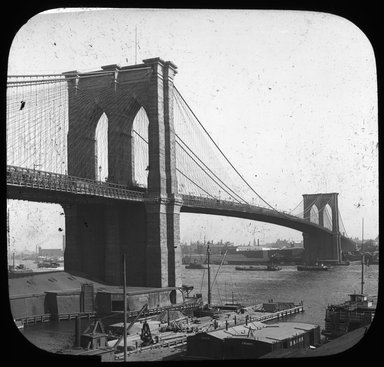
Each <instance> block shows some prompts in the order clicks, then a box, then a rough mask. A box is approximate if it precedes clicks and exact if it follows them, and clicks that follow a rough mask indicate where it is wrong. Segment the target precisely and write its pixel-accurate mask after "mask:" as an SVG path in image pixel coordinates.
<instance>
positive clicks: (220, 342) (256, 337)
mask: <svg viewBox="0 0 384 367" xmlns="http://www.w3.org/2000/svg"><path fill="white" fill-rule="evenodd" d="M319 344H320V326H318V325H312V324H306V323H298V322H281V323H277V324H270V325H266V324H263V323H261V322H252V323H248V324H247V325H246V324H243V325H238V326H234V327H231V328H228V329H227V330H226V329H221V330H216V331H212V332H208V333H199V334H196V335H193V336H190V337H188V339H187V357H188V358H194V359H195V358H196V359H219V360H220V359H250V358H259V357H261V356H263V355H265V354H268V353H270V352H273V351H276V350H280V349H292V348H307V347H309V346H317V345H319Z"/></svg>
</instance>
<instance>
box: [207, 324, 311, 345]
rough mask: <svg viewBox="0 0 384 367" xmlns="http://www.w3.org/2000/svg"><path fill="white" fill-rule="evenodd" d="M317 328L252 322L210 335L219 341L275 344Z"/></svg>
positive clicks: (213, 332)
mask: <svg viewBox="0 0 384 367" xmlns="http://www.w3.org/2000/svg"><path fill="white" fill-rule="evenodd" d="M317 327H318V325H314V324H306V323H302V322H280V323H276V324H268V325H267V324H263V323H261V322H250V323H248V325H245V324H242V325H237V326H233V327H230V328H228V330H225V329H224V330H216V331H212V332H210V333H208V334H209V335H210V336H212V337H215V338H219V339H225V338H236V337H243V338H244V337H245V338H250V339H257V340H262V341H264V342H266V343H274V342H276V341H281V340H285V339H289V338H292V337H293V336H295V335H302V334H305V333H306V332H308V331H310V330H312V329H315V328H317Z"/></svg>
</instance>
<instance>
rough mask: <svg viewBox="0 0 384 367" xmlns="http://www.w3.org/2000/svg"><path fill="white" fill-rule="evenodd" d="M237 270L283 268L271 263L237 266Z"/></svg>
mask: <svg viewBox="0 0 384 367" xmlns="http://www.w3.org/2000/svg"><path fill="white" fill-rule="evenodd" d="M235 269H236V270H245V271H278V270H281V267H280V266H277V265H273V264H269V265H267V266H253V265H250V266H236V267H235Z"/></svg>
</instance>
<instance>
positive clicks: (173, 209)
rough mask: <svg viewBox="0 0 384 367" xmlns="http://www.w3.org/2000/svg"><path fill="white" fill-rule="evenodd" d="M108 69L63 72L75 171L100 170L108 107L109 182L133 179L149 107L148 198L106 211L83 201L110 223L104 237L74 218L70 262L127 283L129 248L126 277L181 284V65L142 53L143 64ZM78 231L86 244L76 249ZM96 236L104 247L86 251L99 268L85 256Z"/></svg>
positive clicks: (92, 214)
mask: <svg viewBox="0 0 384 367" xmlns="http://www.w3.org/2000/svg"><path fill="white" fill-rule="evenodd" d="M102 69H103V71H104V73H101V74H100V75H97V74H94V73H92V72H91V73H84V74H81V76H89V78H79V75H80V74H79V73H78V72H77V71H71V72H67V73H64V75H65V76H66V77H67V81H68V91H69V130H68V174H70V175H73V176H77V177H86V178H91V179H95V177H97V172H96V171H97V162H96V160H97V159H96V155H95V152H96V150H95V131H96V127H97V123H98V121H99V118H100V117H101V116H102V114H103V113H105V114H106V116H107V118H108V182H113V183H119V184H123V185H127V186H131V185H132V183H133V180H134V161H135V157H134V150H133V145H132V143H133V141H132V126H133V122H134V119H135V116H136V114H137V112H138V111H139V110H140V108H141V107H142V108H143V109H144V110H145V112H146V114H147V116H148V120H149V124H148V159H149V165H148V197H147V198H146V202H145V204H144V205H142V204H141V206H134V205H133V204H132V205H131V206H129V205H127V206H125V207H124V208H123V207H119V208H108V209H106V212H105V213H103V212H99V209H93V210H90V211H88V212H86V209H85V208H84V210H85V212H84V213H85V214H86V216H87V217H89V218H90V219H89V221H90V222H91V223H92V224H96V223H97V224H98V225H100V228H103V231H102V233H101V232H100V233H99V236H95V235H94V233H93V232H89V231H88V230H87V229H84V228H83V227H82V225H81V223H79V218H78V217H77V219H73V220H72V222H73V221H74V223H72V222H71V221H69V222H68V225H69V227H71V228H70V229H69V231H71V232H72V235H70V237H69V238H70V241H72V242H73V243H72V242H70V243H68V246H69V247H68V250H67V255H66V257H67V261H68V263H69V265H68V267H69V268H73V269H79V270H81V271H86V272H87V273H88V274H89V275H92V276H97V277H101V279H104V280H105V281H108V282H111V283H113V284H121V280H120V279H121V276H120V275H119V273H120V272H121V257H122V254H123V253H125V254H126V255H127V256H126V259H127V284H130V285H145V286H151V287H168V286H176V285H181V278H180V275H181V274H180V264H181V256H180V248H179V242H180V233H179V232H180V223H179V222H180V219H179V217H180V206H181V202H179V201H178V200H176V199H175V196H177V178H176V148H175V145H176V143H175V131H174V124H173V92H174V85H173V79H174V77H175V75H176V73H177V67H176V65H174V64H173V63H172V62H170V61H164V60H162V59H160V58H152V59H146V60H143V64H142V65H131V66H127V67H120V66H119V65H106V66H103V67H102ZM87 74H89V75H87ZM91 76H92V77H91ZM122 208H123V209H122ZM104 209H105V208H104ZM78 210H80V207H79V208H78ZM94 210H95V211H94ZM80 211H81V210H80ZM85 214H84V215H85ZM78 215H80V213H79V214H78ZM74 216H75V217H76V215H75V214H74ZM103 225H104V226H105V228H104V227H103ZM72 227H73V228H72ZM94 231H95V233H96V232H97V231H98V229H97V228H95V229H94ZM97 233H98V232H97ZM76 236H77V238H78V246H79V248H80V250H79V249H75V248H74V247H75V245H74V242H75V241H76ZM91 241H94V242H95V243H97V252H96V251H95V248H93V253H92V254H89V255H87V256H89V257H90V258H92V261H93V262H94V263H95V264H96V263H97V264H98V265H97V269H96V268H93V269H92V268H91V265H90V264H89V261H90V260H89V259H88V258H86V257H84V256H85V250H84V249H89V250H90V251H92V248H91V247H92V246H91V244H90V242H91ZM102 241H104V242H103V243H101V242H102ZM96 254H98V255H96ZM100 254H102V255H100ZM101 257H102V260H101V259H100V258H101ZM79 259H80V260H79ZM101 261H103V263H102V264H101ZM95 266H96V265H95Z"/></svg>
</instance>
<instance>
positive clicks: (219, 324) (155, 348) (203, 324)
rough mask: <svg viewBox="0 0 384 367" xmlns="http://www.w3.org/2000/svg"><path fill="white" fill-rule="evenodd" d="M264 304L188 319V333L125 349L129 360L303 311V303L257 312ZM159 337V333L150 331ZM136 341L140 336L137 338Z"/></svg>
mask: <svg viewBox="0 0 384 367" xmlns="http://www.w3.org/2000/svg"><path fill="white" fill-rule="evenodd" d="M262 307H263V304H258V305H255V306H249V307H245V308H244V313H243V314H238V313H236V312H225V313H222V314H220V315H219V317H218V318H215V319H213V318H212V317H208V316H206V317H201V318H194V319H192V320H190V321H188V324H187V325H185V330H188V332H182V331H181V332H178V333H175V332H171V333H166V334H163V336H162V337H161V338H160V342H158V343H156V344H152V345H149V346H146V347H143V348H140V347H138V348H136V349H134V350H130V351H127V355H128V356H129V361H144V360H145V361H147V360H162V359H163V358H171V357H172V358H173V357H175V358H176V357H178V356H179V354H183V353H184V352H185V349H186V345H187V338H188V337H189V336H192V335H196V334H197V333H201V332H211V331H218V330H225V329H226V328H228V327H234V326H239V325H247V324H248V323H251V322H267V321H272V320H279V319H283V318H285V317H288V316H292V315H294V314H297V313H301V312H303V311H304V307H303V305H297V306H294V307H291V308H288V309H284V310H280V311H277V312H263V311H260V310H261V309H262ZM152 334H153V335H156V336H159V335H160V333H159V332H156V331H155V332H154V333H152ZM138 340H139V337H138ZM123 358H124V353H123V352H121V353H115V360H123Z"/></svg>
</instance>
